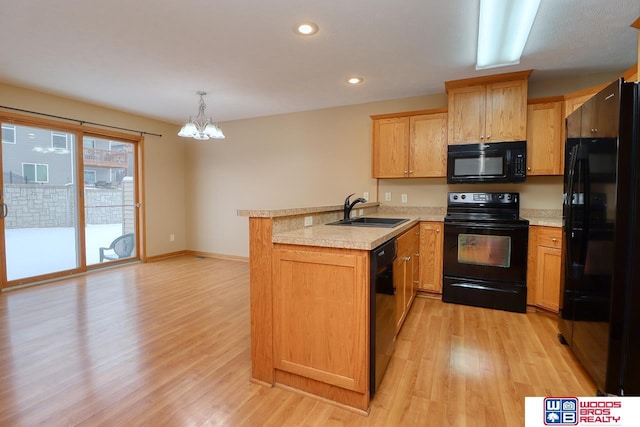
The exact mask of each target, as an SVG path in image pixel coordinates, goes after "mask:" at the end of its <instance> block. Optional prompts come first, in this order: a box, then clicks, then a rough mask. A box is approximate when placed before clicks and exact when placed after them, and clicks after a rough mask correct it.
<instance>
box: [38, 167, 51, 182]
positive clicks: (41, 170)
mask: <svg viewBox="0 0 640 427" xmlns="http://www.w3.org/2000/svg"><path fill="white" fill-rule="evenodd" d="M36 172H37V176H36V178H37V181H38V182H48V181H49V168H48V167H47V165H36Z"/></svg>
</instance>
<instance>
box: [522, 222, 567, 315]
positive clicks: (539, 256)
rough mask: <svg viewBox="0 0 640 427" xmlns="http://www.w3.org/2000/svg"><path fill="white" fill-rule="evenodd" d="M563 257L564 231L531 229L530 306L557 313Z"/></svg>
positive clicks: (541, 228) (528, 267)
mask: <svg viewBox="0 0 640 427" xmlns="http://www.w3.org/2000/svg"><path fill="white" fill-rule="evenodd" d="M561 257H562V229H561V228H557V227H540V226H532V227H529V260H528V263H527V269H528V271H527V304H532V305H535V306H538V307H541V308H544V309H547V310H550V311H553V312H556V313H557V312H558V306H559V301H560V275H561V273H562V272H561V267H560V262H561V259H562V258H561Z"/></svg>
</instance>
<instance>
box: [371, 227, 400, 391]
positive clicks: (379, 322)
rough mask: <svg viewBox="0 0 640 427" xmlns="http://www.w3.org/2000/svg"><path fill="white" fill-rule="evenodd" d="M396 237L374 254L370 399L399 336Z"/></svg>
mask: <svg viewBox="0 0 640 427" xmlns="http://www.w3.org/2000/svg"><path fill="white" fill-rule="evenodd" d="M395 258H396V239H395V237H394V238H393V239H391V240H388V241H387V242H385V243H383V244H382V245H380V246H378V247H376V248H375V249H373V250H372V251H371V254H370V270H369V271H370V285H371V288H370V311H369V312H370V315H369V322H370V338H369V345H370V351H369V368H370V369H369V396H370V397H373V395H374V394H375V391H376V389H377V388H378V386H379V385H380V381H382V376H383V375H384V371H385V370H386V369H387V365H388V364H389V361H390V360H391V355H392V354H393V349H394V347H395V335H396V289H395V287H394V286H393V260H394V259H395Z"/></svg>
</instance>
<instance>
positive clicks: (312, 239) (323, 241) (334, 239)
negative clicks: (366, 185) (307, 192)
mask: <svg viewBox="0 0 640 427" xmlns="http://www.w3.org/2000/svg"><path fill="white" fill-rule="evenodd" d="M367 216H372V217H379V218H407V219H409V221H407V222H405V223H402V224H400V225H398V226H396V227H393V228H387V227H358V226H355V227H354V226H337V225H327V224H320V225H314V226H311V227H304V228H298V229H296V230H290V231H284V232H280V233H274V235H273V238H272V241H273V243H285V244H290V245H303V246H320V247H328V248H343V249H359V250H367V251H369V250H371V249H374V248H376V247H377V246H379V245H381V244H382V243H384V242H386V241H387V240H389V239H391V238H392V237H396V236H399V235H400V234H402V233H403V232H405V231H406V230H408V229H410V228H411V227H413V226H414V225H416V224H417V223H418V222H419V221H420V220H421V217H420V216H416V215H390V214H374V215H367Z"/></svg>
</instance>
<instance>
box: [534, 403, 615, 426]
mask: <svg viewBox="0 0 640 427" xmlns="http://www.w3.org/2000/svg"><path fill="white" fill-rule="evenodd" d="M621 409H622V402H621V401H620V400H619V399H608V400H590V399H584V398H581V399H580V400H578V398H577V397H546V398H545V399H544V423H545V425H548V426H575V425H579V423H580V424H582V425H585V424H586V425H607V426H612V425H613V426H615V425H621V421H622V415H621V412H622V411H621Z"/></svg>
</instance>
